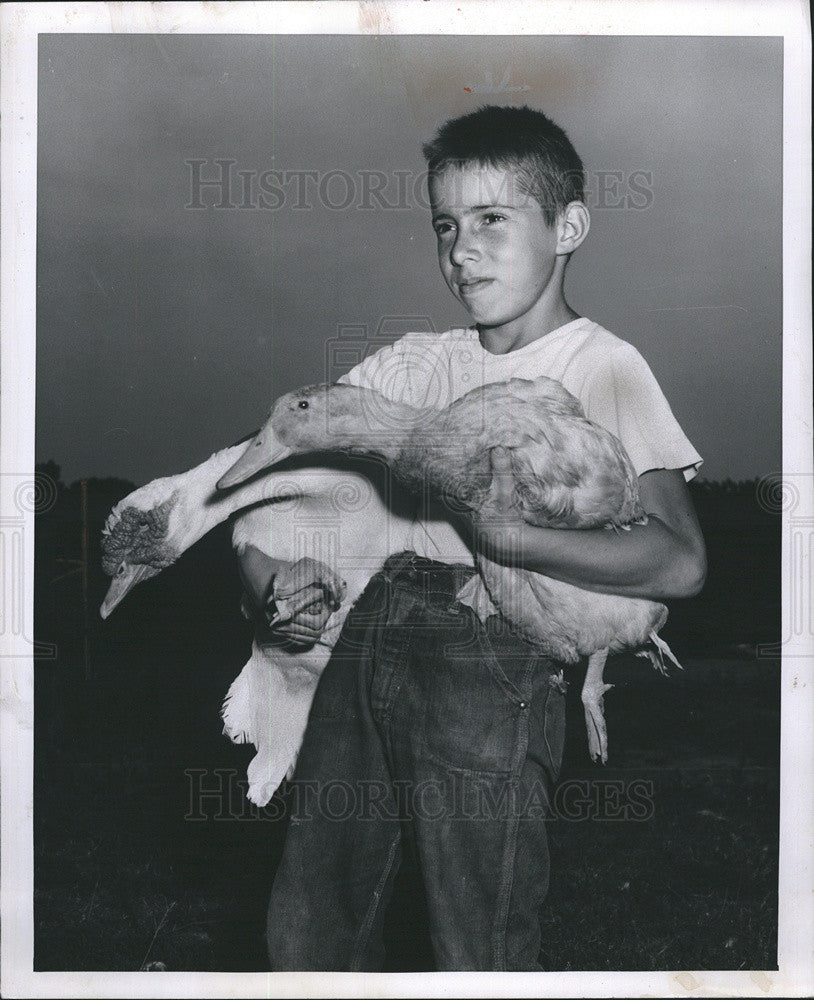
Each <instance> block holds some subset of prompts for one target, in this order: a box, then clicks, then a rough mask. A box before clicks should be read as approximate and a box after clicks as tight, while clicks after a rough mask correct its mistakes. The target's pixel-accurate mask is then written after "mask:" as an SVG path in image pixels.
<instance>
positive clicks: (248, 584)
mask: <svg viewBox="0 0 814 1000" xmlns="http://www.w3.org/2000/svg"><path fill="white" fill-rule="evenodd" d="M311 562H312V560H304V559H301V560H299V562H298V563H289V562H286V561H284V560H282V559H272V558H271V557H270V556H267V555H266V554H265V552H261V551H260V549H257V548H255V547H254V546H253V545H247V546H245V548H244V549H243V550H242V551H241V552H240V553H238V557H237V564H238V570H239V572H240V579H241V581H242V583H243V588H244V590H245V592H246V596H247V598H248V600H249V604H250V605H251V609H252V611H253V613H254V615H255V616H256V617H258V618H260V619H261V620H262V621H263V622H264V623H267V622H268V617H267V612H268V611H269V602H270V601H271V599H272V597H271V591H272V585H273V583H274V580H275V578H276V577H277V576H278V574H281V575H283V576H284V577H286V578H287V577H289V576H292V575H296V574H297V569H298V567H299V568H300V570H305V571H306V573H305V576H303V574H302V573H300V574H299V575H300V576H303V578H302V579H298V580H296V581H294V580H293V579H292V581H291V582H292V584H293V585H294V586H295V587H296V589H297V593H298V596H300V595H301V596H302V603H307V598H308V595H309V593H311V592H312V596H313V602H311V603H310V604H308V606H307V607H306V608H305V609H304V610H302V611H300V612H298V613H297V614H296V615H294V617H293V618H292V619H291V621H290V622H286V623H285V624H284V625H279V626H277V627H275V629H274V632H275V633H276V634H277V635H279V636H280V638H281V639H286V640H288V641H289V642H293V643H294V644H296V645H300V646H310V645H313V644H314V643H315V642H316V641H317V640H318V639H319V637H320V636H321V635H322V632H323V629H324V628H325V623H326V622H327V621H328V619H329V618H330V617H331V614H332V612H333V610H334V608H332V607H330V605H329V602H328V601H326V600H325V592H324V590H323V588H322V587H321V586H320V585H319V583H318V577H317V575H315V574H311V577H312V581H311V583H310V585H308V579H309V578H310V577H309V576H308V570H309V566H308V565H307V564H310V563H311ZM300 583H301V584H304V585H305V586H304V587H303V588H300V587H299V586H297V585H298V584H300Z"/></svg>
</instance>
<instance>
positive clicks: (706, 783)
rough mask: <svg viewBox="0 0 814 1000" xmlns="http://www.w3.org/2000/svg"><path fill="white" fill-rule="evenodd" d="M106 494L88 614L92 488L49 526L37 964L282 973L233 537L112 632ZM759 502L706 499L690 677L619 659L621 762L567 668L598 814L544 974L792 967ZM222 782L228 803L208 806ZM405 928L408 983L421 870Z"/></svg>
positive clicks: (140, 596)
mask: <svg viewBox="0 0 814 1000" xmlns="http://www.w3.org/2000/svg"><path fill="white" fill-rule="evenodd" d="M104 485H105V484H102V485H101V486H98V488H97V486H94V488H93V489H89V492H88V508H89V512H88V519H89V522H90V523H91V524H92V530H91V531H90V533H89V539H90V541H89V547H90V552H89V563H90V572H89V576H88V585H87V608H88V611H87V616H86V614H85V601H84V595H83V592H82V586H81V572H80V571H77V569H76V565H75V564H73V563H71V562H69V560H71V559H78V558H81V548H80V542H79V538H80V536H81V533H80V532H78V531H77V527H78V524H79V501H80V497H79V492H78V490H73V491H64V492H63V493H62V494H61V496H60V501H59V503H58V504H57V506H56V507H55V508H52V509H51V510H50V511H48V512H46V513H44V514H43V515H42V516H41V517H40V519H39V522H38V535H37V622H36V624H37V635H38V638H39V639H41V640H43V641H48V642H53V643H55V644H56V646H57V656H56V659H54V660H41V661H38V663H37V667H36V704H35V712H36V746H35V817H34V819H35V969H37V970H42V971H44V970H52V969H53V970H65V969H89V970H138V969H141V968H145V967H150V965H151V964H153V963H159V964H158V965H157V966H156V967H158V968H161V967H166V968H167V969H169V970H202V971H262V970H264V969H265V968H266V967H267V965H266V956H265V947H264V941H263V929H264V921H265V908H266V902H267V899H268V893H269V890H270V886H271V882H272V879H273V875H274V869H275V865H276V863H277V860H278V858H279V855H280V851H281V848H282V842H283V836H284V832H285V819H284V818H279V817H275V815H274V813H275V810H274V809H271V808H267V809H266V810H261V811H258V810H256V809H254V808H252V807H249V806H248V805H247V804H246V802H245V800H244V798H243V795H242V789H243V787H244V785H243V784H241V783H242V781H243V775H244V774H245V767H246V764H247V762H248V760H249V759H250V757H251V756H252V750H251V748H248V747H240V746H233V745H232V744H230V743H229V742H228V741H227V740H226V738H225V737H223V736H221V735H220V720H219V718H218V710H219V707H220V702H221V699H222V697H223V694H224V693H225V691H226V689H227V687H228V685H229V683H230V682H231V680H232V678H233V677H234V676H235V675H236V673H237V672H238V671H239V669H240V667H241V666H242V663H243V661H244V660H245V658H246V654H247V652H248V645H249V635H248V629H247V626H246V625H245V623H243V622H242V621H241V620H240V618H239V615H238V613H237V599H238V585H237V578H236V573H235V570H234V567H233V564H232V560H231V554H230V548H229V540H228V534H227V532H226V531H225V530H224V531H219V532H216V533H214V534H213V535H212V536H211V537H210V538H208V539H206V540H204V542H202V543H200V544H199V546H197V547H196V549H194V550H193V551H192V552H190V553H189V554H188V555H187V556H185V557H184V559H183V560H181V562H180V563H179V564H178V565H177V566H175V567H172V568H171V569H169V570H167V571H166V572H165V573H164V574H162V575H161V576H160V577H158V578H157V579H155V580H153V581H150V582H149V583H147V584H145V585H144V586H143V587H141V588H140V589H139V590H137V591H136V592H134V593H133V594H132V595H131V596H130V597H129V598H128V599H127V601H126V602H125V604H124V605H123V606H122V607H121V608H120V609H119V610H118V611H117V612H116V614H115V615H114V616H113V617H112V618H111V619H110V621H109V622H107V623H104V624H103V623H101V622H100V621H99V620H98V618H97V616H96V609H97V608H98V604H99V603H100V601H101V597H102V596H103V593H104V590H105V587H106V580H105V578H104V577H102V575H101V573H99V571H98V570H97V569H96V567H98V565H99V562H98V549H97V548H96V544H97V542H96V539H97V535H98V527H99V526H100V524H101V519H103V517H104V514H105V513H106V511H107V509H108V508H109V506H110V505H111V504H112V503H113V502H114V501H115V500H116V499H117V496H115V495H113V496H112V498H111V495H110V493H111V489H113V490H114V491H115V489H116V486H115V485H113V486H112V487H110V488H108V489H104V488H103V487H104ZM108 485H109V484H108ZM118 489H119V491H120V492H119V494H118V495H122V494H123V493H125V492H127V488H126V487H125V486H124V485H121V484H120V485H119V487H118ZM751 496H752V500H750V497H749V494H748V492H747V491H741V493H737V492H736V491H731V492H730V493H729V494H724V493H723V492H722V493H721V495H719V496H716V497H714V498H713V500H714V503H712V502H707V506H706V508H705V506H704V503H705V501H709V497H704V496H700V497H699V510H700V513H701V517H702V522H703V523H704V528H705V531H706V533H707V538H708V544H709V548H710V566H711V572H710V578H709V583H708V585H707V588H706V591H705V594H704V595H702V596H701V597H700V598H697V599H695V600H694V601H692V602H684V603H683V604H682V605H679V606H676V607H674V608H672V609H671V621H670V623H668V626H667V628H666V629H665V630H664V633H663V634H664V635H665V638H667V640H668V642H670V644H671V646H672V648H673V649H674V651H675V652H676V653H677V655H678V656H679V658H680V659H681V660H682V662H684V665H685V671H684V672H683V673H681V674H678V675H677V676H674V677H673V678H670V679H664V678H661V677H658V676H656V675H655V674H653V673H652V672H651V671H650V670H649V668H648V667H647V666H646V665H645V664H644V663H643V661H641V660H635V659H634V658H632V657H618V658H616V659H615V660H612V661H610V662H609V665H608V670H607V676H608V679H609V680H611V681H615V682H616V683H617V688H616V689H615V690H614V691H613V692H611V693H610V694H609V695H608V697H607V715H608V725H609V732H610V741H611V762H610V765H609V766H608V767H606V768H604V769H599V768H594V767H593V766H592V765H590V762H589V761H588V758H587V752H586V748H585V735H584V723H583V721H582V712H581V706H580V705H579V701H578V692H579V686H580V678H579V677H578V676H577V674H576V673H575V674H574V675H573V676H572V678H571V681H572V683H571V686H570V690H569V713H570V715H569V740H568V745H567V747H566V759H565V762H564V767H563V773H562V779H561V787H566V786H568V787H569V788H570V789H571V790H572V791H573V789H576V790H577V791H578V792H579V795H580V797H581V801H583V802H585V803H587V805H584V806H583V807H582V808H581V809H578V810H577V813H576V814H575V813H574V812H573V811H572V812H570V813H569V815H570V816H571V817H572V818H570V819H567V818H564V816H562V815H560V816H559V817H558V818H556V819H553V820H552V822H551V823H550V824H549V835H550V842H551V851H552V877H551V890H550V893H549V898H548V902H547V906H546V909H545V913H544V915H543V920H544V942H543V951H542V960H543V963H544V965H545V967H546V968H549V969H553V970H564V969H597V970H619V969H638V970H647V969H660V968H691V969H751V968H773V967H776V936H777V845H778V784H779V783H778V768H779V665H778V663H777V661H776V660H770V659H762V658H757V657H755V656H754V655H753V653H754V648H753V647H754V646H755V645H758V644H760V643H764V642H770V641H773V640H776V639H777V638H778V634H779V617H778V615H779V604H780V602H779V518H778V517H777V516H776V515H770V514H767V513H766V512H764V511H762V510H760V509H759V508H757V506H756V505H755V504H754V501H753V494H751ZM727 498H728V499H727ZM727 503H728V504H729V508H730V510H729V512H727ZM713 508H714V509H713ZM773 518H774V519H773ZM65 574H67V575H65ZM736 647H740V649H739V650H737V651H736ZM86 648H87V653H86ZM738 656H739V657H740V658H738ZM744 657H746V658H744ZM218 781H221V782H224V783H227V784H229V787H230V789H231V792H230V795H231V805H230V806H229V807H228V808H224V796H220V797H219V798H218V797H210V798H208V799H204V800H203V801H198V800H197V799H195V800H194V801H193V800H192V799H191V796H192V792H193V788H194V783H195V782H199V783H202V784H203V787H205V788H210V789H211V788H213V787H215V786H216V783H217V782H218ZM632 782H637V783H638V784H636V785H635V786H634V785H632V784H631V783H632ZM631 788H635V789H638V793H637V794H639V795H640V797H641V795H642V794H644V800H645V801H646V803H647V807H646V809H645V810H644V815H641V813H640V814H639V815H640V818H639V819H638V820H637V819H635V818H634V817H632V816H630V815H629V817H628V818H627V819H625V818H622V816H621V815H620V810H619V809H618V808H614V804H615V803H616V804H618V801H619V798H620V796H621V800H622V801H623V802H624V801H625V800H626V796H628V795H630V794H631ZM642 790H644V792H642ZM598 803H600V805H597V804H598ZM275 804H276V803H275ZM230 811H231V813H232V814H233V815H232V816H231V817H229V816H228V815H227V814H228V812H230ZM191 812H192V814H193V815H197V817H198V818H194V819H193V818H190V814H191ZM628 812H630V811H628ZM219 813H220V818H219V816H218V814H219ZM386 936H387V943H388V966H387V967H388V968H389V969H391V970H420V969H431V968H432V958H431V952H430V949H429V944H428V941H427V938H426V933H425V930H424V924H423V921H422V911H421V892H420V888H419V884H418V882H417V879H416V875H415V872H414V871H413V870H412V869H411V868H410V867H409V866H405V868H404V870H403V871H402V873H401V875H400V878H399V880H398V884H397V886H396V891H395V895H394V899H393V902H392V904H391V907H390V910H389V913H388V921H387V927H386Z"/></svg>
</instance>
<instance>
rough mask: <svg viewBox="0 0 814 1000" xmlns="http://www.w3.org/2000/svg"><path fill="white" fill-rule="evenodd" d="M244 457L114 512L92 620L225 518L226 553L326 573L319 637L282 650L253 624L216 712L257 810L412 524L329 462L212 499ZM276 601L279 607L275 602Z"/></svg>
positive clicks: (363, 469)
mask: <svg viewBox="0 0 814 1000" xmlns="http://www.w3.org/2000/svg"><path fill="white" fill-rule="evenodd" d="M244 450H245V444H242V445H236V446H234V447H232V448H226V449H224V450H223V451H219V452H217V453H216V454H214V455H212V456H211V457H210V458H209V459H207V461H206V462H203V463H201V464H200V465H198V466H196V467H195V468H193V469H190V470H189V471H188V472H184V473H181V474H180V475H177V476H169V477H166V478H161V479H156V480H154V481H153V482H151V483H148V484H147V485H146V486H142V487H141V488H140V489H137V490H134V491H133V492H132V493H130V494H129V495H128V496H126V497H125V498H124V499H123V500H121V501H120V502H119V503H118V504H116V506H115V507H114V508H113V510H112V511H111V513H110V515H109V516H108V518H107V522H106V525H105V529H104V532H103V539H102V547H103V553H104V558H103V568H104V569H105V571H106V572H107V573H108V575H110V576H112V577H113V580H112V582H111V584H110V588H109V590H108V593H107V596H106V597H105V600H104V603H103V604H102V607H101V615H102V617H103V618H106V617H107V616H108V615H109V614H110V613H111V612H112V611H113V609H114V608H115V607H116V605H117V604H118V603H119V602H120V601H121V600H122V599H123V598H124V596H125V595H126V594H127V593H128V591H129V590H130V589H131V588H132V587H134V586H135V585H136V584H138V583H139V582H141V581H143V580H146V579H149V578H150V577H153V576H155V575H156V574H157V573H160V572H161V570H162V569H164V568H166V567H167V566H169V565H171V564H172V563H173V562H175V560H176V559H177V558H178V557H179V556H180V555H181V554H182V553H183V552H185V551H186V550H187V549H188V548H189V547H190V546H192V545H193V544H194V543H195V542H196V541H198V539H200V538H202V537H203V536H204V535H205V534H206V533H207V532H208V531H210V530H211V529H212V528H214V527H215V526H216V525H218V524H220V523H222V522H223V521H225V520H226V519H227V518H229V517H230V516H232V515H234V514H237V516H236V517H235V520H234V524H233V530H232V544H233V546H234V548H235V549H236V551H238V552H241V551H242V550H243V548H244V547H245V546H247V545H253V546H255V547H256V548H258V549H260V550H261V551H262V552H264V553H265V554H266V555H268V556H273V557H274V558H275V559H281V560H287V561H291V562H294V561H296V560H297V559H300V558H303V557H310V558H313V559H316V560H319V561H320V562H322V563H325V564H326V565H327V567H328V568H329V571H328V572H326V574H325V576H324V578H323V579H322V580H320V582H321V583H322V585H323V587H324V588H325V589H326V591H327V592H328V593H329V594H330V595H331V596H332V597H333V598H334V599H335V600H339V599H340V598H341V597H343V595H344V600H343V602H342V604H341V605H340V607H339V609H338V610H337V611H335V612H334V613H333V614H332V615H331V617H330V618H329V620H328V623H327V625H326V628H325V631H324V632H323V634H322V637H321V639H320V641H319V642H318V643H316V644H315V645H314V646H313V647H311V648H306V649H303V648H295V647H292V646H286V645H283V644H281V643H280V642H279V640H275V636H274V633H273V632H272V631H271V630H270V629H268V628H265V627H264V626H261V625H258V626H257V627H256V629H255V634H254V638H253V642H252V652H251V657H250V659H249V661H248V662H247V663H246V665H245V666H244V667H243V669H242V671H241V672H240V674H239V676H238V677H237V678H236V679H235V681H234V682H233V684H232V685H231V687H230V688H229V692H228V694H227V695H226V699H225V701H224V704H223V708H222V712H221V714H222V717H223V722H224V732H225V733H226V734H227V735H228V736H229V737H230V738H231V739H232V740H233V741H234V742H236V743H243V742H251V743H253V744H254V745H255V747H256V748H257V754H256V756H255V757H254V758H253V759H252V761H251V763H250V764H249V767H248V779H249V789H248V797H249V799H250V800H251V801H252V802H254V803H256V804H257V805H260V806H262V805H265V804H266V803H267V802H268V801H269V799H270V798H271V796H272V795H273V793H274V791H275V790H276V789H277V787H278V786H279V784H280V782H281V781H282V780H283V778H284V777H285V776H286V775H288V776H290V775H291V773H292V771H293V768H294V764H295V762H296V759H297V754H298V752H299V748H300V745H301V743H302V737H303V733H304V732H305V725H306V722H307V718H308V712H309V709H310V707H311V701H312V699H313V694H314V690H315V689H316V684H317V681H318V679H319V676H320V674H321V673H322V670H323V669H324V667H325V665H326V663H327V662H328V659H329V657H330V653H331V649H332V647H333V645H334V643H335V642H336V640H337V638H338V637H339V633H340V631H341V629H342V624H343V622H344V619H345V616H346V615H347V612H348V609H349V608H350V606H351V604H352V603H353V601H354V600H356V598H357V597H358V596H359V594H360V593H361V592H362V590H363V589H364V587H365V585H366V584H367V582H368V580H369V579H370V577H371V576H372V575H373V574H374V573H375V572H376V570H377V569H379V568H380V567H381V565H382V563H383V562H384V560H385V559H386V558H387V556H388V555H390V554H391V553H392V552H398V551H401V550H403V549H405V548H407V547H408V541H407V533H408V531H409V529H410V527H411V524H412V521H411V518H410V517H409V507H408V506H407V505H405V506H404V508H403V510H402V508H401V507H400V504H404V502H405V498H404V497H403V496H400V495H398V494H397V495H395V496H394V495H393V491H392V490H387V489H385V485H386V484H385V483H384V481H383V480H384V470H382V469H381V466H377V465H375V464H374V463H370V462H365V463H358V462H357V463H352V462H348V461H347V460H345V461H343V462H341V463H339V464H337V463H336V460H335V458H332V457H331V456H328V457H327V460H326V464H325V465H319V466H315V465H311V464H309V465H307V466H304V467H298V468H295V469H291V470H290V471H286V472H284V471H275V472H274V473H271V474H270V475H267V476H264V477H262V478H261V479H258V480H256V481H254V482H252V483H248V484H246V485H244V486H241V487H240V488H239V489H235V490H232V491H231V492H229V493H228V494H224V493H222V492H221V493H219V492H218V491H217V490H216V488H215V484H216V483H217V481H218V478H219V477H220V476H222V475H223V473H224V472H225V471H226V470H227V469H229V468H230V467H231V465H232V464H233V463H234V462H235V461H236V460H237V459H238V458H239V457H240V455H242V454H243V452H244ZM331 462H333V465H331V464H330V463H331ZM383 497H386V500H387V502H385V499H383ZM407 503H408V504H409V500H408V501H407ZM277 604H278V607H282V608H283V610H285V601H283V600H281V599H278V600H277ZM291 612H293V608H289V613H291Z"/></svg>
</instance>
